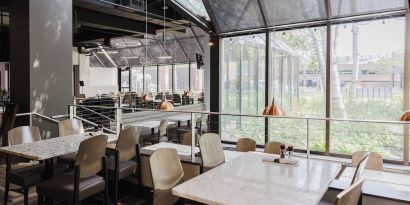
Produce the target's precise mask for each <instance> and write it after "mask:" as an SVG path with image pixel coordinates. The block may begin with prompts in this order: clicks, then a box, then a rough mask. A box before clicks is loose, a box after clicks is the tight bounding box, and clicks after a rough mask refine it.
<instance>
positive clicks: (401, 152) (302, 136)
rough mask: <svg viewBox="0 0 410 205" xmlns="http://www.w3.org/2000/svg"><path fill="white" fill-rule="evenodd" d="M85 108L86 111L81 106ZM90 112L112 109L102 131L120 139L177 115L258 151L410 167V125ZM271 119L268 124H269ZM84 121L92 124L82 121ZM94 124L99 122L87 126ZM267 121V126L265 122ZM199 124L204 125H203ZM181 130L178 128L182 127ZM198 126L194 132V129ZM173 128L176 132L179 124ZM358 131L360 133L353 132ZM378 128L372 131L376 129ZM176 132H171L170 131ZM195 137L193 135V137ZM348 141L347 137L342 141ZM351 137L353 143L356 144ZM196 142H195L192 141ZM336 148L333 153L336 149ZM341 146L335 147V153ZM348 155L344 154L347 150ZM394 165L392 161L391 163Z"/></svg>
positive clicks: (185, 112)
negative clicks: (365, 158) (382, 160)
mask: <svg viewBox="0 0 410 205" xmlns="http://www.w3.org/2000/svg"><path fill="white" fill-rule="evenodd" d="M81 107H84V106H81ZM85 107H87V108H88V109H92V110H95V109H109V110H112V111H114V112H115V117H114V118H115V119H112V118H110V120H111V121H110V124H109V125H106V126H105V127H104V128H105V129H106V130H107V131H108V130H110V131H112V132H114V131H115V132H116V133H119V131H120V130H121V129H122V128H123V127H124V126H132V124H138V123H140V122H144V121H153V120H157V121H158V120H161V119H172V118H173V117H172V116H174V115H190V116H191V117H190V121H191V123H190V124H191V126H189V124H188V123H187V124H186V126H187V127H189V130H191V131H192V136H191V137H192V139H194V138H195V132H197V133H199V134H200V133H202V132H214V133H218V134H220V136H221V138H222V140H223V141H224V142H227V143H234V142H235V141H236V140H237V139H238V138H240V137H250V138H254V139H255V140H256V141H257V142H258V144H259V145H260V146H263V145H264V144H265V143H266V142H268V141H272V140H277V141H281V142H285V143H288V144H294V145H297V146H296V147H297V148H298V151H300V152H303V153H306V156H307V157H309V156H310V154H311V152H313V153H315V154H324V155H332V156H337V157H348V156H349V155H350V154H351V152H353V151H359V150H360V149H366V150H369V151H376V152H382V154H384V155H385V156H386V159H388V160H386V161H390V162H395V163H398V162H402V163H403V164H406V165H408V162H409V143H408V142H409V134H408V133H409V126H408V125H409V124H410V122H403V121H386V120H365V119H343V118H321V117H296V116H266V115H247V114H234V113H217V112H207V111H201V110H173V111H161V110H155V109H142V108H126V107H107V106H85ZM79 108H80V107H79V106H78V105H69V111H70V113H69V117H70V118H72V117H76V118H78V117H77V116H76V115H75V113H76V110H77V109H79ZM202 115H207V116H209V118H208V119H209V120H207V122H206V123H205V124H207V125H206V126H207V130H205V131H204V130H199V129H198V126H196V124H197V123H195V121H196V119H199V118H198V117H199V116H202ZM265 119H267V120H265ZM81 120H89V119H86V118H82V119H81ZM89 121H90V122H89V123H90V124H91V123H93V124H94V125H95V124H97V125H99V122H93V121H92V120H89ZM266 121H267V122H266ZM327 122H328V123H330V125H331V129H330V131H329V132H330V133H331V134H330V135H331V136H330V137H329V138H327V137H325V134H324V133H325V132H326V131H327V130H326V128H325V123H327ZM199 123H204V122H201V121H199ZM178 124H179V123H178ZM193 125H195V126H193ZM173 126H174V127H178V126H177V125H176V124H175V125H173ZM353 128H355V129H356V130H352V129H353ZM373 128H374V129H373ZM172 129H173V128H171V130H172ZM194 131H195V132H194ZM344 136H345V137H344ZM352 136H353V138H352ZM193 141H194V140H193ZM332 146H333V147H332ZM336 146H337V147H336ZM344 149H346V150H344ZM389 159H391V160H389Z"/></svg>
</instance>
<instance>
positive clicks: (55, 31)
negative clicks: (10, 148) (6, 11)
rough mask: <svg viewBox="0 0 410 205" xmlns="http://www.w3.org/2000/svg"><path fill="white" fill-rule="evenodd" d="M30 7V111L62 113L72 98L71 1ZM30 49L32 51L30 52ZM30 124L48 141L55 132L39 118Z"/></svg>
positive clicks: (46, 2) (46, 113) (45, 2)
mask: <svg viewBox="0 0 410 205" xmlns="http://www.w3.org/2000/svg"><path fill="white" fill-rule="evenodd" d="M41 2H43V3H37V2H36V3H35V5H30V6H31V8H32V9H34V12H35V13H36V18H35V19H30V23H31V22H33V25H43V27H38V28H31V32H32V34H30V38H33V39H35V40H36V41H35V42H30V46H31V48H30V49H31V51H30V53H32V55H33V54H34V56H32V57H31V58H32V59H31V61H32V63H31V68H30V73H31V74H30V75H31V76H32V77H31V82H30V90H31V96H30V97H31V102H30V110H31V112H37V113H41V114H45V115H48V116H50V115H57V114H64V113H65V112H66V106H67V104H69V103H70V102H71V97H72V96H71V95H72V36H71V35H72V17H71V15H72V13H71V12H72V2H71V1H66V0H46V1H41ZM33 49H34V50H33ZM33 121H35V122H34V123H33V124H34V125H36V124H37V125H40V126H41V127H43V128H49V127H50V129H42V136H44V137H45V138H49V137H50V136H51V135H53V134H52V133H55V129H54V126H50V124H49V123H50V122H48V121H46V120H43V119H41V118H35V120H33Z"/></svg>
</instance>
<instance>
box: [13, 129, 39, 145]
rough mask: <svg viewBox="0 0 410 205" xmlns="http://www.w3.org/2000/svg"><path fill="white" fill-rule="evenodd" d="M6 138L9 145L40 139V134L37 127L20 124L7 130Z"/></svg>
mask: <svg viewBox="0 0 410 205" xmlns="http://www.w3.org/2000/svg"><path fill="white" fill-rule="evenodd" d="M8 138H9V139H8V140H9V145H17V144H24V143H30V142H35V141H40V140H41V135H40V130H39V129H38V127H32V126H21V127H16V128H13V129H11V130H9V132H8Z"/></svg>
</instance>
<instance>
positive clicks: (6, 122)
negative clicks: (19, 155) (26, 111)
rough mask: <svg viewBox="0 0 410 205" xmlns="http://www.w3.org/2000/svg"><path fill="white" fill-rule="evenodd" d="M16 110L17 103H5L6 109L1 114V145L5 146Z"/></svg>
mask: <svg viewBox="0 0 410 205" xmlns="http://www.w3.org/2000/svg"><path fill="white" fill-rule="evenodd" d="M17 110H18V106H17V104H15V103H7V104H6V110H5V111H4V113H3V115H2V119H1V126H0V134H1V141H2V142H1V146H7V143H8V141H9V140H8V131H9V130H10V129H11V128H13V127H14V121H15V119H16V113H17ZM0 158H1V156H0ZM0 161H1V160H0Z"/></svg>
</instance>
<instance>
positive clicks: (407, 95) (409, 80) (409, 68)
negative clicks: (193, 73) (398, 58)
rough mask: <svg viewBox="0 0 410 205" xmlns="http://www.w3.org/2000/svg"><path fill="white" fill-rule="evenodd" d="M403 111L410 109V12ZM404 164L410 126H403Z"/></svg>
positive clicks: (406, 38) (405, 57)
mask: <svg viewBox="0 0 410 205" xmlns="http://www.w3.org/2000/svg"><path fill="white" fill-rule="evenodd" d="M405 22H406V31H405V47H404V73H403V77H404V82H403V83H404V86H403V110H409V109H410V12H407V13H406V21H405ZM403 163H404V165H409V125H404V126H403Z"/></svg>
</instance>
